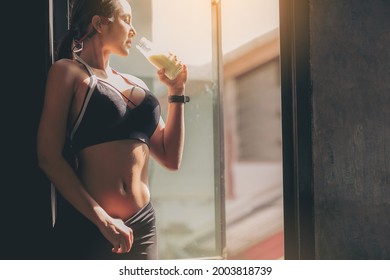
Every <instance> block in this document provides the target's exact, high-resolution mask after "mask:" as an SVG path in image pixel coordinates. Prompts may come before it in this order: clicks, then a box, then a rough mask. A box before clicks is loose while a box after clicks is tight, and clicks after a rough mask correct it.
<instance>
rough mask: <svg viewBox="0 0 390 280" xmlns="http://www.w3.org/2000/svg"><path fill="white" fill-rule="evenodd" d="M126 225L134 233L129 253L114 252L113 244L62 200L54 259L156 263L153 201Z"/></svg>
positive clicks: (56, 227) (126, 222)
mask: <svg viewBox="0 0 390 280" xmlns="http://www.w3.org/2000/svg"><path fill="white" fill-rule="evenodd" d="M125 224H126V225H127V226H128V227H130V228H131V229H132V230H133V234H134V242H133V246H132V248H131V250H130V252H129V253H125V254H116V253H112V252H111V249H112V244H111V243H110V242H109V241H108V240H107V239H105V238H104V236H103V235H102V234H101V232H100V231H99V230H98V229H97V227H96V226H95V225H93V224H92V223H91V222H90V221H89V220H87V219H86V218H85V217H84V216H82V215H81V214H80V213H79V212H78V211H77V210H75V209H74V208H73V207H72V206H71V205H70V204H69V203H67V202H66V201H63V203H62V207H59V209H58V218H57V222H56V225H55V227H54V229H53V245H54V246H52V248H53V251H52V257H53V259H74V260H155V259H157V258H158V252H157V236H156V223H155V212H154V208H153V205H152V203H151V202H149V203H148V204H147V205H146V206H145V207H143V208H142V209H140V210H139V211H138V212H137V213H135V214H134V215H133V216H132V217H130V218H129V219H128V220H127V221H125Z"/></svg>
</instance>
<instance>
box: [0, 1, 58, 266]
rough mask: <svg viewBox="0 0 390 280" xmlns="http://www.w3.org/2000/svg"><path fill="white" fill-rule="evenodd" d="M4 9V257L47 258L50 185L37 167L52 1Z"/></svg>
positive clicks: (0, 249)
mask: <svg viewBox="0 0 390 280" xmlns="http://www.w3.org/2000/svg"><path fill="white" fill-rule="evenodd" d="M10 2H13V3H10ZM4 5H7V7H4V6H3V9H4V11H6V14H7V18H6V19H7V20H6V22H7V23H6V24H5V25H4V28H2V33H1V36H2V52H3V54H2V70H3V71H2V74H1V75H2V85H3V87H2V101H1V104H2V106H1V107H2V110H1V112H2V117H1V121H2V126H1V131H2V136H1V139H2V140H1V141H2V145H1V159H2V168H1V174H2V176H1V177H2V182H1V191H0V193H1V195H0V197H1V203H0V207H1V209H0V212H1V218H0V219H1V222H0V223H1V226H0V229H1V230H0V237H1V238H0V259H42V258H43V259H45V258H47V248H48V247H47V246H49V245H51V244H50V240H49V232H50V205H49V202H50V185H49V182H48V181H47V179H46V178H45V176H43V174H42V173H41V172H40V170H39V168H38V166H37V164H36V163H37V161H36V148H35V147H36V130H37V127H38V121H39V116H40V111H41V108H42V103H43V94H44V84H45V80H46V73H47V67H48V65H49V64H48V62H49V53H48V43H49V42H48V36H47V34H48V1H7V2H6V3H4ZM32 11H34V12H32Z"/></svg>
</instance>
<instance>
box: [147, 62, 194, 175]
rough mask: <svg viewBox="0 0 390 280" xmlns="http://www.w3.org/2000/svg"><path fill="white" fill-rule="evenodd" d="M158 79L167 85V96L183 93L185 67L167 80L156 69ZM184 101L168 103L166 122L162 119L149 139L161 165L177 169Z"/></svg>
mask: <svg viewBox="0 0 390 280" xmlns="http://www.w3.org/2000/svg"><path fill="white" fill-rule="evenodd" d="M158 77H159V79H160V81H161V82H162V83H163V84H165V85H166V86H167V87H168V96H170V95H184V92H185V83H186V81H187V78H188V73H187V67H186V66H185V65H184V66H183V70H182V72H181V73H180V74H179V75H178V76H177V77H176V78H175V79H174V80H169V79H168V78H167V77H166V76H165V75H164V71H163V70H160V71H158ZM184 132H185V127H184V103H168V114H167V118H166V123H164V121H163V120H162V119H160V122H159V124H158V126H157V128H156V131H155V132H154V134H153V136H152V139H151V144H150V145H151V153H152V155H153V157H154V158H155V159H156V160H157V161H158V162H159V163H160V164H161V165H163V166H165V167H167V168H168V169H171V170H178V169H179V167H180V164H181V159H182V155H183V148H184Z"/></svg>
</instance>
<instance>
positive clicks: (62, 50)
mask: <svg viewBox="0 0 390 280" xmlns="http://www.w3.org/2000/svg"><path fill="white" fill-rule="evenodd" d="M73 36H74V35H73V32H71V31H70V30H68V32H67V33H66V34H65V35H64V36H63V37H62V38H61V40H60V42H59V44H58V47H57V55H56V60H59V59H61V58H69V59H72V58H73V52H72V45H73Z"/></svg>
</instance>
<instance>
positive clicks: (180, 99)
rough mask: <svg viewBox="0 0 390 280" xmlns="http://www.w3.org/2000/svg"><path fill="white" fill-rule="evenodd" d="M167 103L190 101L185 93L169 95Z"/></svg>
mask: <svg viewBox="0 0 390 280" xmlns="http://www.w3.org/2000/svg"><path fill="white" fill-rule="evenodd" d="M168 102H169V103H188V102H190V97H189V96H186V95H169V96H168Z"/></svg>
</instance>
